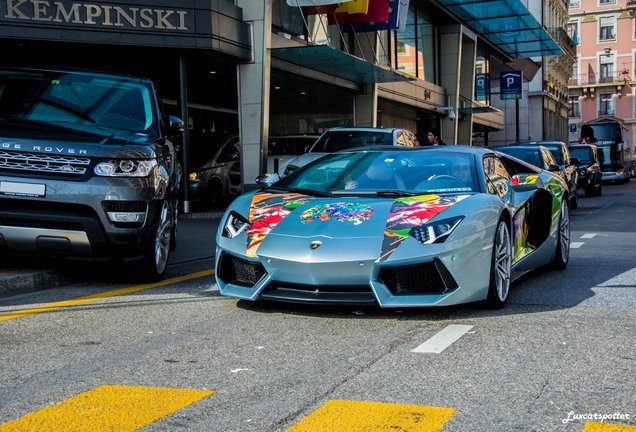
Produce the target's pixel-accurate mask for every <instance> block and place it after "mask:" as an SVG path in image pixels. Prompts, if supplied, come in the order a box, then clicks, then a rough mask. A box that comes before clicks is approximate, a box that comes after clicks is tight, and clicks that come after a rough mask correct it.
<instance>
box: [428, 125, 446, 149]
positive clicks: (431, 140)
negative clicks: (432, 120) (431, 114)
mask: <svg viewBox="0 0 636 432" xmlns="http://www.w3.org/2000/svg"><path fill="white" fill-rule="evenodd" d="M426 139H427V141H428V145H432V146H437V145H446V144H444V142H443V141H442V138H440V136H439V130H437V129H436V128H433V129H431V130H430V131H429V132H428V134H427V135H426Z"/></svg>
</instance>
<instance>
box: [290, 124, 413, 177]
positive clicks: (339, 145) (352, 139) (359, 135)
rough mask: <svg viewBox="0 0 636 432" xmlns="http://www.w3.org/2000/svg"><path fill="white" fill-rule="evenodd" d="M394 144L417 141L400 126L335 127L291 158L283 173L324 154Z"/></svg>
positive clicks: (399, 144)
mask: <svg viewBox="0 0 636 432" xmlns="http://www.w3.org/2000/svg"><path fill="white" fill-rule="evenodd" d="M386 145H396V146H402V147H417V146H419V143H418V141H417V138H416V136H415V134H414V133H413V132H411V131H409V130H406V129H400V128H356V127H347V128H345V127H336V128H331V129H329V130H328V131H326V132H325V133H323V134H322V135H321V136H320V138H319V139H318V141H316V143H315V144H314V145H313V146H311V147H310V148H309V149H308V150H307V152H306V153H305V154H303V155H301V156H298V157H297V158H295V159H293V160H291V161H290V162H289V163H288V165H287V167H286V169H285V170H284V171H283V173H284V175H288V174H290V173H292V172H294V171H296V170H297V169H298V168H300V167H303V166H305V165H307V164H308V163H309V162H313V161H315V160H316V159H320V158H321V157H323V156H324V155H326V154H329V153H334V152H338V151H342V150H349V149H353V148H359V147H377V146H386Z"/></svg>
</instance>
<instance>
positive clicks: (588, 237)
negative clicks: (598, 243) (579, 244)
mask: <svg viewBox="0 0 636 432" xmlns="http://www.w3.org/2000/svg"><path fill="white" fill-rule="evenodd" d="M594 237H596V234H583V235H582V236H581V238H582V239H591V238H594Z"/></svg>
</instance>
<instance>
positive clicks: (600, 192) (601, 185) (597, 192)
mask: <svg viewBox="0 0 636 432" xmlns="http://www.w3.org/2000/svg"><path fill="white" fill-rule="evenodd" d="M601 194H603V183H599V184H598V187H597V188H596V196H601Z"/></svg>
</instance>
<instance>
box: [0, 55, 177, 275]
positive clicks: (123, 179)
mask: <svg viewBox="0 0 636 432" xmlns="http://www.w3.org/2000/svg"><path fill="white" fill-rule="evenodd" d="M0 124H1V125H2V126H1V127H0V147H1V150H0V252H4V251H5V250H8V252H10V253H16V252H17V253H27V254H38V255H47V256H48V255H52V256H60V257H65V258H74V259H91V260H102V259H117V260H122V261H126V262H134V263H135V264H134V265H135V269H136V270H137V271H138V272H139V274H140V276H142V277H143V278H144V279H146V280H148V281H156V280H159V279H161V278H162V277H163V275H164V273H165V271H166V266H167V264H168V259H169V254H170V251H171V250H172V249H174V248H175V245H176V235H177V221H178V219H177V206H178V198H179V184H180V180H181V165H180V164H179V159H178V156H177V149H178V147H179V145H178V140H179V137H178V135H179V133H180V130H181V129H182V128H183V121H181V120H180V119H178V118H176V117H172V116H168V115H167V113H166V112H165V111H164V109H163V106H162V104H161V98H160V96H159V94H158V91H157V88H156V87H155V85H154V84H153V83H152V82H151V81H149V80H147V79H143V78H140V77H133V76H124V75H114V74H107V73H98V72H92V71H85V70H73V69H66V68H52V67H49V68H11V67H2V68H0Z"/></svg>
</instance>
